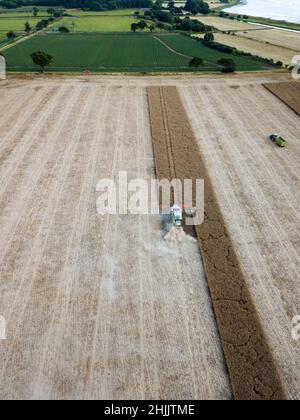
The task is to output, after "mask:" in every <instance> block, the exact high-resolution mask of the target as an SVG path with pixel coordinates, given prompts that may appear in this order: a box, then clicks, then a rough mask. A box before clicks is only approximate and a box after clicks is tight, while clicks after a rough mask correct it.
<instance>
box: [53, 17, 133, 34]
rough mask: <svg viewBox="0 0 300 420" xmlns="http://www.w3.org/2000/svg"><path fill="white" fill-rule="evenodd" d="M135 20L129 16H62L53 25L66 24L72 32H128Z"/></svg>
mask: <svg viewBox="0 0 300 420" xmlns="http://www.w3.org/2000/svg"><path fill="white" fill-rule="evenodd" d="M136 21H137V20H136V19H134V18H132V17H130V16H116V15H115V16H100V15H99V16H84V17H76V18H73V17H64V18H63V19H61V20H60V21H59V22H58V23H56V24H55V25H53V27H59V26H66V27H68V28H69V29H70V30H71V31H72V32H74V31H75V32H130V26H131V24H132V23H133V22H136Z"/></svg>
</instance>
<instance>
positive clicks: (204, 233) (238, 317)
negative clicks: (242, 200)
mask: <svg viewBox="0 0 300 420" xmlns="http://www.w3.org/2000/svg"><path fill="white" fill-rule="evenodd" d="M148 97H149V110H150V120H151V129H152V138H153V143H154V152H155V161H156V167H157V173H158V176H159V178H160V179H165V178H166V179H169V180H170V181H172V179H175V178H177V179H180V180H182V182H184V180H185V179H192V180H194V181H196V180H197V179H204V181H205V220H204V223H203V224H202V225H201V226H196V232H197V236H198V240H199V246H200V248H201V251H202V256H203V260H204V265H205V271H206V275H207V281H208V284H209V287H210V292H211V297H212V302H213V305H214V309H215V313H216V317H217V322H218V327H219V331H220V335H221V338H222V343H223V349H224V352H225V357H226V361H227V365H228V368H229V374H230V376H231V382H232V386H233V390H234V395H235V398H236V399H239V400H245V399H246V400H249V399H283V398H285V395H284V391H283V389H282V384H281V380H280V378H279V376H278V372H277V369H276V366H275V362H274V360H273V351H272V349H271V348H270V347H269V345H268V343H267V340H266V338H265V334H264V331H263V328H262V326H261V323H260V321H259V318H258V316H257V313H256V307H255V304H254V302H253V300H252V297H251V295H250V293H249V290H248V285H247V282H246V278H245V276H244V273H243V272H242V269H241V266H240V263H239V261H238V259H237V256H236V253H235V250H234V247H233V244H232V242H231V239H230V237H229V234H228V231H227V227H226V224H225V221H224V219H223V216H222V213H221V211H220V207H219V204H218V201H217V197H216V196H215V193H214V190H213V187H212V184H211V181H210V179H209V176H208V174H207V169H206V166H205V163H204V161H203V159H202V157H201V155H200V153H199V148H198V144H197V141H196V139H195V137H194V134H193V131H192V128H191V126H190V123H189V120H188V117H187V114H186V112H185V109H184V107H183V105H182V102H181V99H180V97H179V95H178V92H177V89H176V87H150V88H148ZM200 118H201V116H200ZM193 205H194V206H195V205H196V202H194V203H193Z"/></svg>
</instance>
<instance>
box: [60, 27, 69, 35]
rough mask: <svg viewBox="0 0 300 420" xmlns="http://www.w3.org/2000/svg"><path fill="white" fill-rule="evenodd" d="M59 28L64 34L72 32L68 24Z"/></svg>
mask: <svg viewBox="0 0 300 420" xmlns="http://www.w3.org/2000/svg"><path fill="white" fill-rule="evenodd" d="M58 30H59V32H61V33H63V34H68V33H69V32H70V30H69V29H68V28H67V27H66V26H60V27H59V28H58Z"/></svg>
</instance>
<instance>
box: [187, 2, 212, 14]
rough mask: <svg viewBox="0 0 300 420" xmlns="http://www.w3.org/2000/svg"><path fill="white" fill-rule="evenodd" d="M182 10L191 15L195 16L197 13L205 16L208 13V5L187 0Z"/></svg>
mask: <svg viewBox="0 0 300 420" xmlns="http://www.w3.org/2000/svg"><path fill="white" fill-rule="evenodd" d="M184 9H185V10H186V11H187V12H191V13H192V14H193V15H197V14H198V13H201V14H203V15H207V14H208V13H209V11H210V9H209V5H208V4H207V3H205V2H204V1H203V0H187V2H186V5H185V7H184Z"/></svg>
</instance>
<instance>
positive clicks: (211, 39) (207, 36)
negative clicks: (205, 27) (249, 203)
mask: <svg viewBox="0 0 300 420" xmlns="http://www.w3.org/2000/svg"><path fill="white" fill-rule="evenodd" d="M214 40H215V37H214V34H213V33H212V32H207V33H206V34H205V36H204V40H203V44H210V43H211V42H214Z"/></svg>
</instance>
